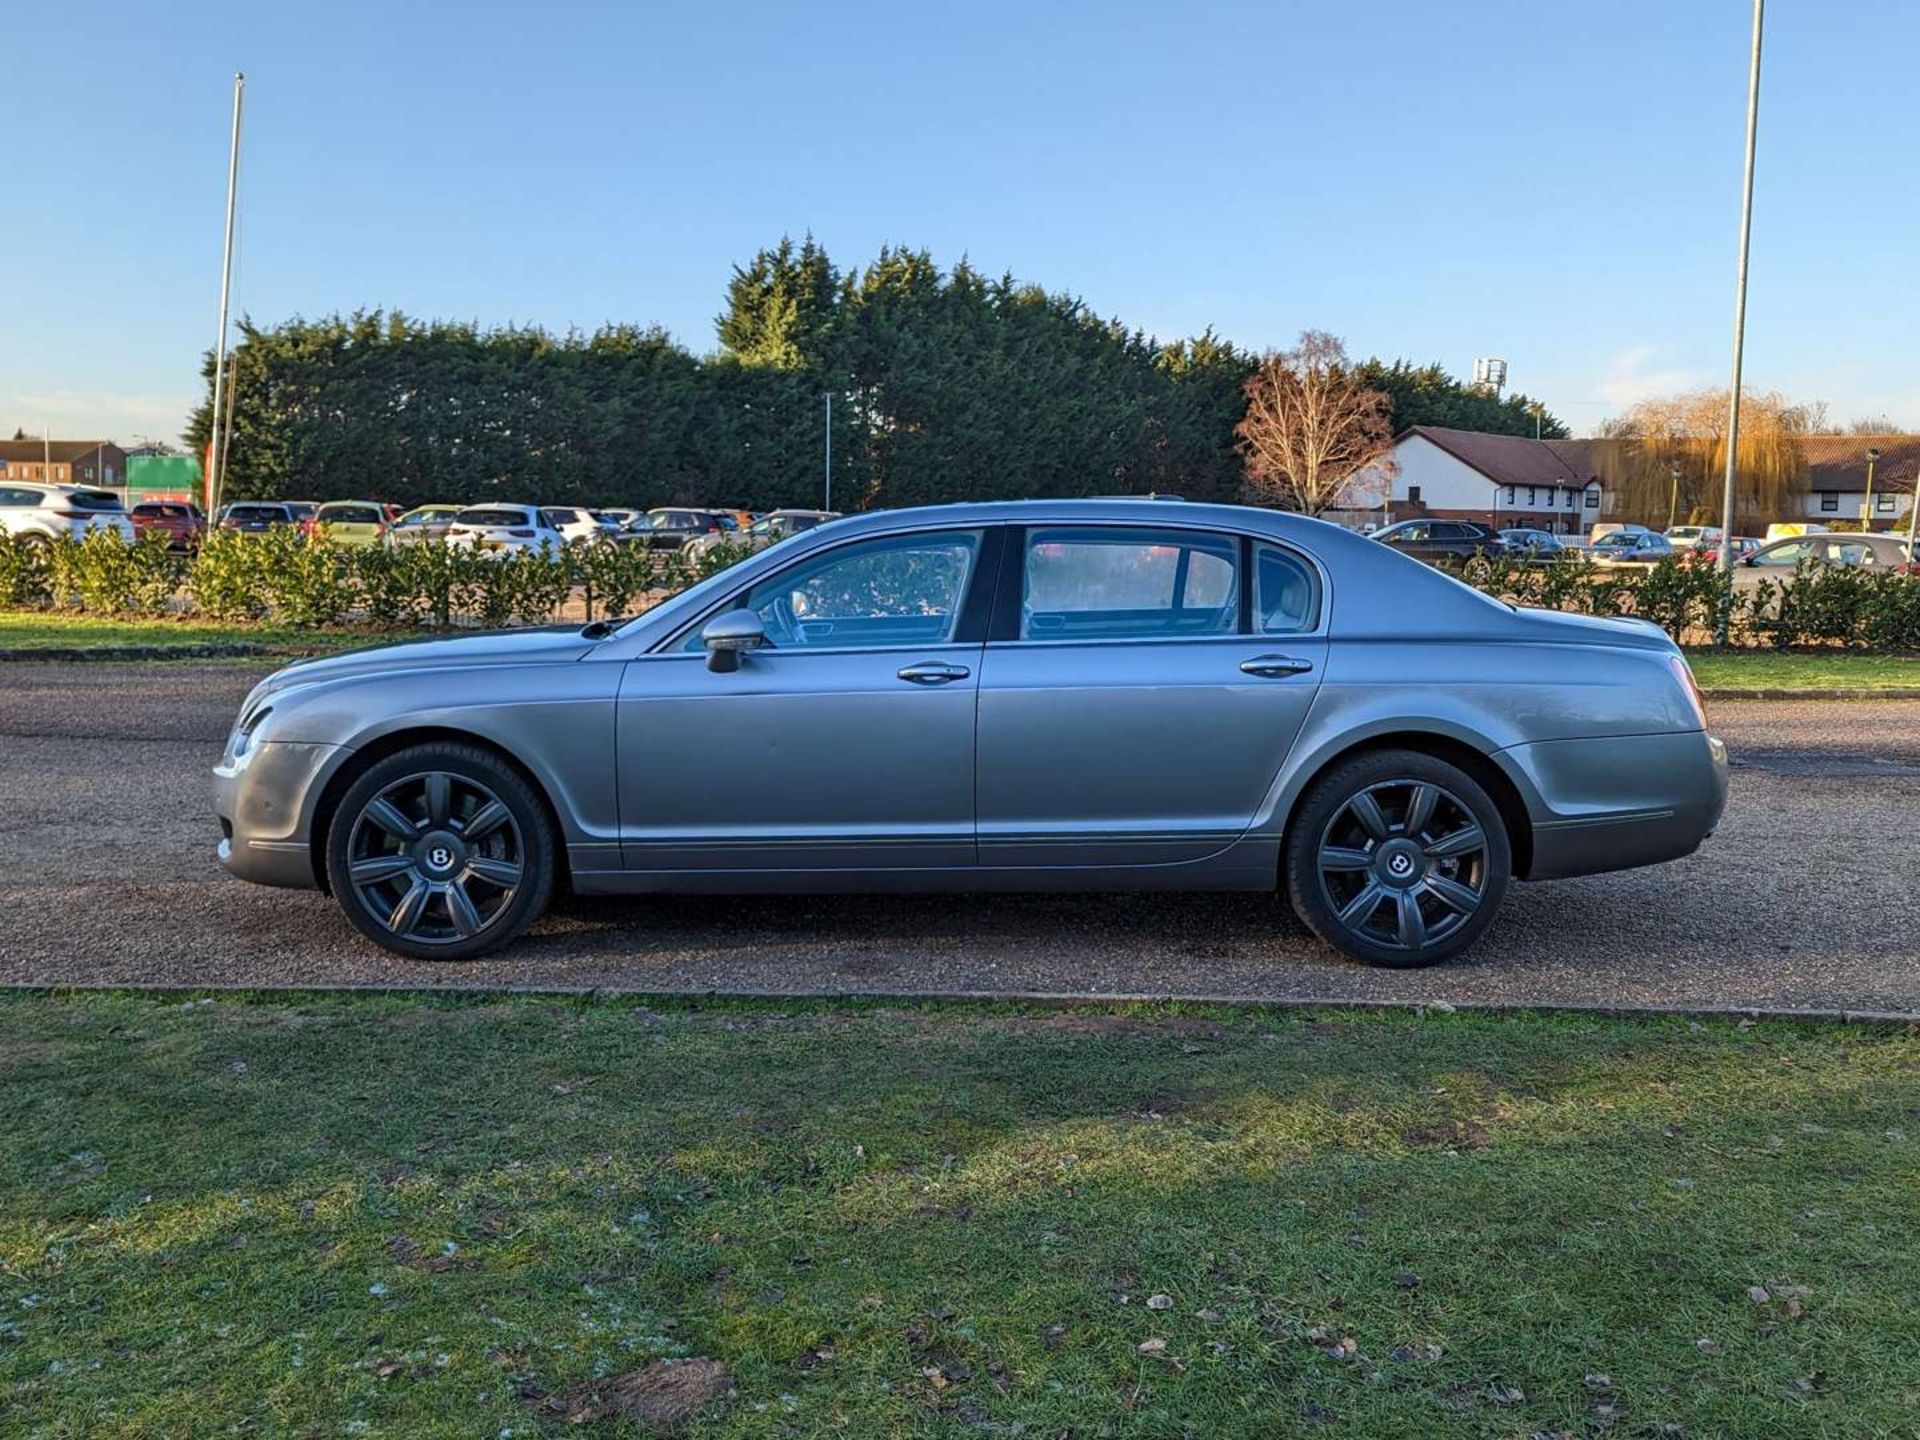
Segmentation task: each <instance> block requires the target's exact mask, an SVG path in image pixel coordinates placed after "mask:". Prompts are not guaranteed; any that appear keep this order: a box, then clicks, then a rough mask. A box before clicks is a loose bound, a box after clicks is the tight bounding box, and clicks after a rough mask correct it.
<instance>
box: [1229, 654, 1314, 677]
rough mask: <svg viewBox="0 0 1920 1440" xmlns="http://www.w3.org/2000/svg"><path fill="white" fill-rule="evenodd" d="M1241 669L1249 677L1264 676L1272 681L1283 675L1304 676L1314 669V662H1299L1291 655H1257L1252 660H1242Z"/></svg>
mask: <svg viewBox="0 0 1920 1440" xmlns="http://www.w3.org/2000/svg"><path fill="white" fill-rule="evenodd" d="M1240 668H1241V669H1242V670H1244V671H1246V672H1247V674H1249V675H1262V676H1265V677H1266V678H1267V679H1269V680H1272V679H1278V678H1279V677H1280V676H1282V675H1304V674H1305V673H1306V672H1307V671H1309V670H1311V669H1313V662H1312V661H1311V660H1297V659H1295V658H1294V657H1293V656H1291V655H1256V656H1254V657H1253V659H1251V660H1242V661H1241V662H1240Z"/></svg>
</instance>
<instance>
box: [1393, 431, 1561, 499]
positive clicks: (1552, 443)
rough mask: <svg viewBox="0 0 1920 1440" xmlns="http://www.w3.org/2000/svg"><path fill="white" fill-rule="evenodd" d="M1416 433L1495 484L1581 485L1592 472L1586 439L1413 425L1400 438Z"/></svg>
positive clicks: (1403, 438)
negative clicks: (1552, 438) (1539, 437)
mask: <svg viewBox="0 0 1920 1440" xmlns="http://www.w3.org/2000/svg"><path fill="white" fill-rule="evenodd" d="M1411 435H1418V436H1420V437H1421V438H1423V439H1425V440H1428V441H1430V442H1432V443H1433V444H1434V445H1437V446H1439V447H1440V449H1442V450H1444V451H1446V452H1447V454H1449V455H1451V456H1453V458H1454V459H1456V460H1458V461H1459V462H1460V463H1461V464H1463V465H1468V466H1471V467H1472V468H1473V469H1475V470H1478V471H1479V472H1480V473H1481V474H1482V475H1484V476H1486V477H1487V479H1489V480H1491V481H1492V482H1493V483H1494V484H1496V485H1572V486H1578V485H1584V484H1586V483H1587V481H1589V480H1591V479H1592V478H1593V477H1594V475H1595V473H1596V472H1595V470H1594V469H1593V467H1592V465H1591V463H1590V461H1591V458H1592V457H1591V454H1590V449H1589V447H1591V446H1592V445H1593V444H1594V443H1595V442H1593V441H1590V440H1534V439H1530V438H1528V437H1526V436H1521V435H1489V434H1486V433H1485V432H1484V431H1480V430H1448V429H1445V428H1443V427H1441V426H1438V425H1415V426H1413V427H1412V428H1411V429H1409V430H1406V431H1403V432H1402V433H1401V435H1400V437H1399V438H1400V439H1401V440H1405V439H1406V438H1407V437H1408V436H1411Z"/></svg>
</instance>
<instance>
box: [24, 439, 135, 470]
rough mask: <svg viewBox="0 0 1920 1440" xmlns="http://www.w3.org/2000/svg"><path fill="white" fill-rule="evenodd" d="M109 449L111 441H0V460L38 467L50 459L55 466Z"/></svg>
mask: <svg viewBox="0 0 1920 1440" xmlns="http://www.w3.org/2000/svg"><path fill="white" fill-rule="evenodd" d="M103 445H104V446H108V447H111V446H112V445H113V442H112V441H111V440H55V441H52V442H48V441H44V440H0V460H20V461H24V462H25V463H27V464H29V465H39V464H41V463H43V462H44V461H46V460H47V459H49V458H51V459H52V461H53V463H54V464H56V465H65V464H71V463H72V462H73V461H75V460H78V459H81V458H82V457H83V456H88V455H91V454H93V453H94V451H96V450H98V449H100V448H101V447H102V446H103Z"/></svg>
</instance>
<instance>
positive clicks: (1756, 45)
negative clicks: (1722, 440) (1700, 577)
mask: <svg viewBox="0 0 1920 1440" xmlns="http://www.w3.org/2000/svg"><path fill="white" fill-rule="evenodd" d="M1766 15H1767V8H1766V0H1753V53H1752V56H1751V59H1750V62H1749V69H1748V72H1747V156H1746V167H1745V174H1744V175H1743V177H1742V183H1741V187H1740V263H1739V266H1738V268H1737V270H1736V273H1735V277H1734V286H1733V383H1732V384H1731V385H1730V386H1729V387H1728V393H1727V472H1726V476H1725V478H1724V481H1723V489H1722V491H1721V502H1720V537H1721V539H1720V582H1721V586H1722V597H1721V603H1720V606H1719V615H1718V616H1717V617H1716V620H1715V623H1714V627H1713V632H1714V633H1713V638H1714V641H1715V642H1716V643H1717V644H1721V645H1724V644H1726V643H1727V632H1728V629H1729V627H1730V625H1731V623H1732V619H1733V606H1732V603H1731V601H1732V598H1733V530H1734V524H1733V503H1734V490H1733V486H1734V477H1735V475H1736V474H1737V473H1738V470H1739V461H1740V362H1741V359H1742V352H1743V351H1744V349H1745V347H1746V339H1747V256H1748V254H1749V252H1750V250H1751V248H1752V243H1753V151H1754V140H1755V138H1756V135H1757V132H1758V130H1759V128H1760V42H1761V37H1762V35H1763V34H1764V33H1765V29H1766Z"/></svg>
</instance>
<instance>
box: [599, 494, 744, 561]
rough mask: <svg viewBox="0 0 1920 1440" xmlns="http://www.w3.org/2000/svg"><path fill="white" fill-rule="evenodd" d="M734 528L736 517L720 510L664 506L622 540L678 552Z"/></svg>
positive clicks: (630, 529) (625, 534)
mask: <svg viewBox="0 0 1920 1440" xmlns="http://www.w3.org/2000/svg"><path fill="white" fill-rule="evenodd" d="M732 526H733V517H732V516H729V515H722V514H721V513H720V512H719V511H718V510H700V509H695V508H693V507H691V506H685V505H662V506H660V507H659V508H657V509H654V510H649V511H648V512H647V513H646V514H645V515H644V516H642V517H641V518H640V519H639V520H636V521H635V522H634V523H633V524H632V525H631V526H629V527H628V528H627V529H626V530H625V531H623V532H621V536H620V538H621V539H622V540H625V541H627V542H629V543H631V544H636V545H645V546H647V547H648V548H649V549H653V550H679V549H682V548H684V547H685V545H686V543H687V542H688V541H689V540H691V539H693V538H694V536H696V535H722V534H726V533H728V532H729V530H730V528H731V527H732Z"/></svg>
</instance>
